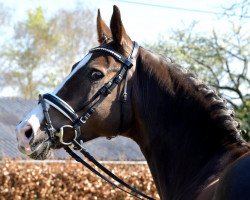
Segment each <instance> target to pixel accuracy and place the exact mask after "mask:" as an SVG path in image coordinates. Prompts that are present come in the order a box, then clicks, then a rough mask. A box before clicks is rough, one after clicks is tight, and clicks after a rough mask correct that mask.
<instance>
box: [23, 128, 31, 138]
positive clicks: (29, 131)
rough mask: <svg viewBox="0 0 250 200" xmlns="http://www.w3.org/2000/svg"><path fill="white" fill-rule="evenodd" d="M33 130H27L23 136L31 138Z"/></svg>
mask: <svg viewBox="0 0 250 200" xmlns="http://www.w3.org/2000/svg"><path fill="white" fill-rule="evenodd" d="M32 133H33V130H32V128H30V129H29V130H27V131H25V136H26V137H27V138H28V139H29V138H30V137H31V136H32Z"/></svg>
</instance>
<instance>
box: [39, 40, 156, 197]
mask: <svg viewBox="0 0 250 200" xmlns="http://www.w3.org/2000/svg"><path fill="white" fill-rule="evenodd" d="M138 50H139V45H138V44H137V43H136V42H134V46H133V50H132V52H131V54H130V56H129V57H128V58H125V57H124V56H122V55H121V54H119V53H118V52H116V51H114V50H111V49H108V48H105V47H96V48H93V49H91V50H90V51H89V53H96V52H101V53H106V54H108V55H110V56H112V57H113V58H115V59H116V60H117V61H119V62H120V63H121V64H122V66H121V69H120V71H119V73H118V74H117V75H116V76H115V77H113V78H112V79H111V80H109V81H108V82H107V83H106V84H104V86H102V87H101V88H100V89H99V90H98V91H97V92H96V93H95V94H94V95H93V97H92V98H91V99H90V102H89V103H88V104H87V105H85V106H84V108H83V109H85V108H86V107H87V106H88V108H87V110H86V111H85V112H84V114H83V115H81V116H78V115H77V112H76V111H75V110H74V109H73V108H72V107H71V106H70V105H69V104H68V103H66V102H65V101H64V100H62V99H61V98H59V97H58V96H56V95H55V94H51V93H46V94H43V95H39V103H41V105H42V109H43V113H44V118H45V132H46V133H47V134H48V136H49V139H48V140H49V141H50V142H51V145H54V144H55V143H56V141H58V140H59V142H60V143H62V144H63V145H66V146H65V147H64V149H65V150H66V151H67V152H68V153H69V154H70V155H71V156H72V157H73V158H74V159H75V160H76V161H78V162H81V163H82V164H83V165H84V166H86V167H87V168H88V169H90V170H91V171H92V172H94V173H95V174H96V175H98V176H99V177H101V178H103V179H104V180H105V181H107V182H108V183H110V184H111V185H113V186H115V187H116V188H118V189H120V190H122V191H124V192H126V193H129V194H131V195H133V196H134V197H136V198H138V199H141V198H140V197H138V196H137V195H140V196H142V197H144V198H146V199H153V198H151V197H148V196H147V195H145V194H143V193H142V192H140V191H138V190H136V189H135V188H133V187H131V186H130V185H128V184H126V183H125V182H124V181H122V180H121V179H119V178H118V177H117V176H115V175H114V174H113V173H112V172H110V171H109V170H108V169H106V168H105V167H104V166H102V165H101V164H100V163H99V162H98V161H97V160H96V159H95V158H94V157H93V156H91V155H90V154H89V153H88V152H87V151H86V149H84V148H83V147H82V144H81V141H80V135H81V126H82V125H84V124H85V123H86V122H87V121H88V119H89V118H90V117H91V116H92V115H93V114H94V113H95V111H96V108H97V107H98V106H99V105H100V104H101V102H102V101H103V99H105V98H106V97H107V96H108V95H109V94H110V93H111V92H112V91H113V90H114V88H116V87H117V86H118V85H119V84H120V83H121V82H122V81H123V80H124V82H125V83H124V88H123V92H122V96H121V112H120V113H121V116H120V125H119V130H118V131H122V128H123V120H124V112H123V110H124V109H123V105H124V103H126V101H127V82H128V71H129V70H130V69H131V68H132V66H133V62H134V61H135V58H136V56H137V54H138ZM47 104H48V105H50V106H52V107H53V108H55V109H56V110H58V111H59V112H60V113H61V114H63V115H64V116H65V117H67V118H68V119H69V120H70V121H71V123H72V124H71V125H64V126H62V127H61V128H60V129H59V130H56V129H55V128H54V127H53V124H52V122H51V119H50V115H49V112H48V106H47ZM65 128H71V129H73V131H74V134H75V135H74V138H73V139H72V140H71V141H64V139H63V138H64V137H63V135H64V129H65ZM69 146H73V148H74V150H79V151H80V152H81V153H82V154H83V155H84V156H85V157H87V158H88V159H89V160H90V161H91V162H93V163H94V164H95V165H96V166H97V167H98V168H99V169H101V170H102V171H103V172H104V173H106V174H107V175H108V176H110V177H111V178H113V179H114V180H116V181H117V182H118V183H120V184H121V185H123V186H125V187H126V188H128V189H130V190H131V192H129V191H127V190H124V189H123V188H121V187H120V186H118V185H117V184H115V183H113V182H112V181H110V180H109V179H108V178H107V177H106V176H104V175H102V174H101V173H99V172H98V171H96V170H95V168H93V167H92V166H91V165H89V164H88V163H87V162H85V161H84V160H83V159H81V158H80V157H79V156H78V155H77V154H75V153H74V152H73V151H72V150H71V149H70V148H69Z"/></svg>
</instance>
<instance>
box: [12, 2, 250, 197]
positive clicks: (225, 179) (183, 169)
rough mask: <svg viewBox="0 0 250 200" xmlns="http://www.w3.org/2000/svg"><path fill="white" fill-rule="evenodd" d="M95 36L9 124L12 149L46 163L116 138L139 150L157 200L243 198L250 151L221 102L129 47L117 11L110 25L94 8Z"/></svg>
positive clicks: (167, 62)
mask: <svg viewBox="0 0 250 200" xmlns="http://www.w3.org/2000/svg"><path fill="white" fill-rule="evenodd" d="M149 28H150V26H149ZM97 37H98V42H99V46H98V47H97V48H94V49H93V50H90V52H89V53H88V54H87V55H86V56H85V57H84V58H83V59H82V60H80V61H79V62H77V63H76V64H74V65H73V67H72V70H71V72H70V74H69V75H68V76H67V77H66V78H65V79H64V80H63V81H62V83H61V84H60V85H59V86H58V87H57V88H56V89H55V90H54V91H53V92H52V93H50V94H46V95H42V96H40V103H39V104H38V105H37V106H36V107H35V108H34V109H33V110H32V111H31V112H30V113H29V114H27V116H26V117H25V118H24V119H23V120H22V121H21V122H20V123H19V124H18V125H17V127H16V136H17V141H18V148H19V150H20V151H21V152H22V153H24V154H26V155H27V156H29V157H30V158H33V159H46V158H47V157H48V156H49V154H50V152H51V151H52V150H53V149H59V148H63V147H65V146H67V145H69V144H71V143H72V142H71V141H76V139H78V141H81V142H83V143H84V142H87V141H89V140H92V139H95V138H97V137H107V138H112V137H115V136H117V135H121V136H125V137H129V138H131V139H133V140H134V141H135V142H136V143H137V144H138V145H139V147H140V149H141V151H142V153H143V155H144V156H145V158H146V161H147V163H148V166H149V169H150V171H151V174H152V176H153V179H154V181H155V184H156V188H157V190H158V193H159V196H160V198H161V199H164V200H236V199H237V200H247V199H250V191H249V187H250V183H249V180H250V179H249V178H250V170H249V169H250V156H249V152H250V146H249V144H248V143H247V142H246V141H245V140H244V139H243V137H242V132H241V130H240V125H239V123H238V121H237V120H236V118H235V114H234V112H233V110H232V109H230V108H229V107H228V106H227V102H226V101H225V100H224V99H223V98H222V97H220V96H219V95H218V94H217V92H216V91H214V90H213V89H212V88H211V87H210V86H208V85H207V84H205V83H204V82H203V81H201V80H199V79H198V78H197V77H196V76H195V75H194V74H193V73H190V72H188V71H185V70H184V69H183V68H182V67H181V66H179V65H178V64H176V63H174V62H172V61H171V59H168V58H165V57H163V56H162V55H158V54H156V53H153V52H151V51H149V50H147V49H145V48H143V47H141V46H138V45H137V43H135V42H133V41H132V40H131V38H130V37H129V35H128V34H127V32H126V30H125V27H124V25H123V23H122V20H121V13H120V10H119V8H118V7H117V6H114V7H113V14H112V17H111V21H110V27H108V26H107V25H106V24H105V22H104V21H103V19H102V17H101V14H100V11H99V10H98V15H97ZM124 58H125V59H124ZM65 107H66V108H65ZM79 116H81V117H80V118H79ZM76 121H77V122H76ZM52 130H53V131H52ZM58 132H60V134H57V133H58ZM52 138H53V139H52Z"/></svg>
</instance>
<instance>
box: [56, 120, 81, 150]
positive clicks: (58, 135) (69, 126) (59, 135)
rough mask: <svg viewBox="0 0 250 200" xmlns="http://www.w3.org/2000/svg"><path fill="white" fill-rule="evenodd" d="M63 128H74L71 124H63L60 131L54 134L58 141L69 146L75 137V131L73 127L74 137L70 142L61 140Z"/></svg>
mask: <svg viewBox="0 0 250 200" xmlns="http://www.w3.org/2000/svg"><path fill="white" fill-rule="evenodd" d="M64 128H72V129H74V127H73V126H71V125H64V126H62V127H61V128H60V131H59V132H57V133H56V134H55V135H56V136H57V137H58V138H59V141H60V142H61V143H62V144H64V145H66V146H70V145H71V144H72V141H73V140H76V138H77V131H76V130H75V129H74V133H75V137H74V139H73V140H72V141H71V142H64V141H63V134H64V130H63V129H64Z"/></svg>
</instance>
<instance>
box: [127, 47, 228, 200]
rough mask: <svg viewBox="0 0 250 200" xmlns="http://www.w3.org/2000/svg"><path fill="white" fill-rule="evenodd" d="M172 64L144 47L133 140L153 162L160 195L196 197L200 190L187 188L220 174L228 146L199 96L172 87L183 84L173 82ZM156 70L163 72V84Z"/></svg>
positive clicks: (137, 79) (138, 72)
mask: <svg viewBox="0 0 250 200" xmlns="http://www.w3.org/2000/svg"><path fill="white" fill-rule="evenodd" d="M145 58H147V61H145V60H144V59H145ZM171 65H172V64H171V63H170V62H167V61H163V60H162V58H160V57H156V56H155V55H153V54H152V53H150V52H147V51H145V50H141V51H140V57H139V58H138V62H137V70H136V71H135V78H134V80H133V81H134V83H133V85H134V86H133V88H132V91H133V104H134V106H133V107H134V113H135V124H134V127H133V129H132V130H133V131H132V132H133V136H132V138H133V139H134V140H135V141H136V142H137V143H138V144H139V146H140V148H141V150H142V152H143V154H144V156H145V158H146V160H147V162H148V164H149V167H150V170H151V173H152V175H153V177H154V180H155V182H156V186H157V189H158V191H159V193H160V196H161V198H163V199H182V195H184V196H185V199H191V197H192V195H195V194H194V193H193V194H191V196H188V195H187V192H188V191H190V190H191V189H194V188H196V189H197V187H199V186H200V185H201V184H204V181H205V180H206V179H208V178H209V177H211V176H212V175H215V174H216V172H217V170H218V169H217V168H218V167H219V166H218V165H219V162H220V159H221V158H222V156H223V155H225V154H226V153H227V151H228V149H227V148H226V147H225V146H223V142H225V138H224V135H223V134H221V133H220V132H219V130H218V129H217V128H216V127H215V126H213V125H212V124H213V123H212V121H211V119H210V118H209V117H208V115H207V114H206V112H204V109H203V108H201V107H199V106H198V105H196V102H195V99H194V98H192V97H191V96H188V95H187V94H186V93H182V92H181V91H178V92H176V91H175V90H174V89H173V88H178V83H177V82H176V81H175V80H173V76H172V75H173V74H172V73H174V70H170V68H168V67H171ZM156 68H157V70H159V71H160V72H161V73H160V74H161V76H164V79H163V81H162V82H161V80H160V79H161V78H162V77H159V74H158V76H157V75H156V73H155V72H154V70H156ZM164 81H165V83H164ZM166 85H167V86H166ZM220 167H223V166H221V165H220ZM184 196H183V198H184Z"/></svg>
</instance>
